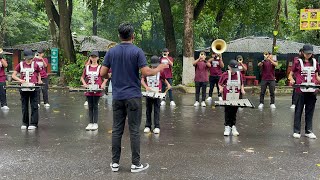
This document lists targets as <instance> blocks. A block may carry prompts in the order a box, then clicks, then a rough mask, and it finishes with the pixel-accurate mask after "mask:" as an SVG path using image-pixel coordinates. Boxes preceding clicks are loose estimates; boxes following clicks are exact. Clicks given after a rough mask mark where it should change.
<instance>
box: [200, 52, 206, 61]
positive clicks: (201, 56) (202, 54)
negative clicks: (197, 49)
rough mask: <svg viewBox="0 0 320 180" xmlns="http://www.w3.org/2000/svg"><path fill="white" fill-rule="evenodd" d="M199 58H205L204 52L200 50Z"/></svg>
mask: <svg viewBox="0 0 320 180" xmlns="http://www.w3.org/2000/svg"><path fill="white" fill-rule="evenodd" d="M199 58H201V59H203V60H205V59H206V54H205V53H204V52H201V53H200V55H199Z"/></svg>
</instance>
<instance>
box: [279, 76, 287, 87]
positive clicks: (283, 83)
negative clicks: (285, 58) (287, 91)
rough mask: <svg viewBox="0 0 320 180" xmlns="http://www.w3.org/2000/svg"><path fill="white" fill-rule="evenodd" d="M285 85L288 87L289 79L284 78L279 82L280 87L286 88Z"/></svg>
mask: <svg viewBox="0 0 320 180" xmlns="http://www.w3.org/2000/svg"><path fill="white" fill-rule="evenodd" d="M285 85H287V78H283V79H280V80H279V81H278V86H285Z"/></svg>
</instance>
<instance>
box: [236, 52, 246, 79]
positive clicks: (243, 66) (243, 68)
mask: <svg viewBox="0 0 320 180" xmlns="http://www.w3.org/2000/svg"><path fill="white" fill-rule="evenodd" d="M237 61H238V68H239V70H240V72H241V74H242V77H243V78H244V76H245V75H246V72H247V70H248V67H247V65H246V64H244V63H243V57H242V56H241V55H238V56H237Z"/></svg>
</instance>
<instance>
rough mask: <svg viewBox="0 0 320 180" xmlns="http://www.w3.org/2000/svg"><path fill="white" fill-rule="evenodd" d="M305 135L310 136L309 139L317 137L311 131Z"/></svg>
mask: <svg viewBox="0 0 320 180" xmlns="http://www.w3.org/2000/svg"><path fill="white" fill-rule="evenodd" d="M305 136H306V137H308V138H310V139H317V136H316V135H314V134H313V133H312V132H310V133H308V134H305Z"/></svg>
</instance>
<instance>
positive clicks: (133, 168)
mask: <svg viewBox="0 0 320 180" xmlns="http://www.w3.org/2000/svg"><path fill="white" fill-rule="evenodd" d="M148 168H149V164H148V163H146V164H145V166H144V165H142V164H140V165H138V166H137V165H134V164H132V165H131V172H132V173H137V172H141V171H144V170H146V169H148Z"/></svg>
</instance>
